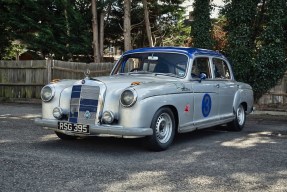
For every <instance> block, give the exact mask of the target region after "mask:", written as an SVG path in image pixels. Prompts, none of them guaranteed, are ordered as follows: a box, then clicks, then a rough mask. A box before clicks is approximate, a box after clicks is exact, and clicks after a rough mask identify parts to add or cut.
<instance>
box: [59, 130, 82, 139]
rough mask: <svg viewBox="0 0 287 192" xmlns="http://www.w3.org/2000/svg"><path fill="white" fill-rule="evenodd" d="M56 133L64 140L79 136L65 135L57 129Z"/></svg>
mask: <svg viewBox="0 0 287 192" xmlns="http://www.w3.org/2000/svg"><path fill="white" fill-rule="evenodd" d="M55 133H56V135H57V136H58V137H59V138H60V139H62V140H75V139H77V138H78V137H77V136H71V135H65V134H63V133H60V132H57V131H55Z"/></svg>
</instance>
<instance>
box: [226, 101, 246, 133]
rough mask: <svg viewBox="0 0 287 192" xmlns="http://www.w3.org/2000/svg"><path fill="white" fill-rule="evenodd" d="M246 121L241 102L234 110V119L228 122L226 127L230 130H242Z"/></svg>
mask: <svg viewBox="0 0 287 192" xmlns="http://www.w3.org/2000/svg"><path fill="white" fill-rule="evenodd" d="M245 122H246V112H245V109H244V107H243V105H242V104H240V105H239V106H238V107H237V109H236V110H235V119H234V120H233V121H232V122H230V123H228V124H227V126H228V129H229V130H230V131H242V129H243V127H244V125H245Z"/></svg>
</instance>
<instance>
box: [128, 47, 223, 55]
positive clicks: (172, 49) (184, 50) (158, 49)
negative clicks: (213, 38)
mask: <svg viewBox="0 0 287 192" xmlns="http://www.w3.org/2000/svg"><path fill="white" fill-rule="evenodd" d="M139 52H175V53H185V54H188V55H190V56H191V57H192V56H193V55H210V56H217V57H224V56H223V55H222V54H221V53H219V52H216V51H212V50H208V49H200V48H192V47H146V48H138V49H133V50H129V51H127V52H125V53H124V55H127V54H132V53H139Z"/></svg>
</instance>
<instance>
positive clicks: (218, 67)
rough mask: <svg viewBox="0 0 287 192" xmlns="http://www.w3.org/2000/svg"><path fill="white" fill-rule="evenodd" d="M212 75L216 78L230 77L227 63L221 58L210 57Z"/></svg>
mask: <svg viewBox="0 0 287 192" xmlns="http://www.w3.org/2000/svg"><path fill="white" fill-rule="evenodd" d="M212 63H213V68H214V75H215V78H216V79H230V78H231V75H230V71H229V68H228V65H227V63H226V62H225V61H224V60H222V59H217V58H214V59H212Z"/></svg>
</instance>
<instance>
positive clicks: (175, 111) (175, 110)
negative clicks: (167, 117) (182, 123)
mask: <svg viewBox="0 0 287 192" xmlns="http://www.w3.org/2000/svg"><path fill="white" fill-rule="evenodd" d="M163 107H167V108H169V109H171V111H172V113H173V116H174V121H175V130H176V133H178V123H179V117H178V111H177V108H176V107H175V106H173V105H164V106H161V107H160V108H163Z"/></svg>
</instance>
